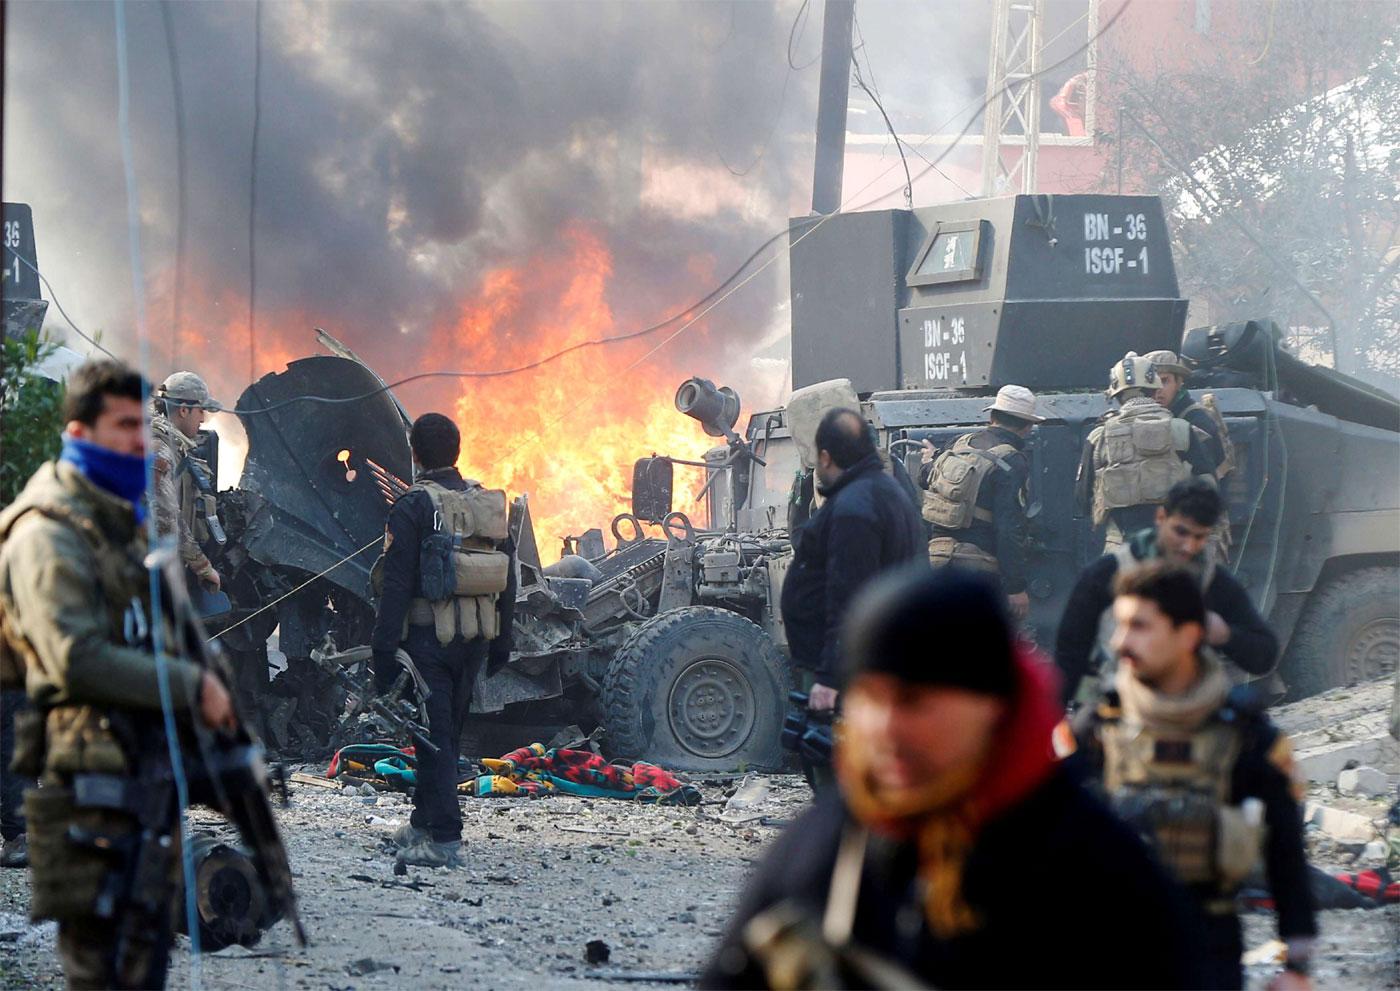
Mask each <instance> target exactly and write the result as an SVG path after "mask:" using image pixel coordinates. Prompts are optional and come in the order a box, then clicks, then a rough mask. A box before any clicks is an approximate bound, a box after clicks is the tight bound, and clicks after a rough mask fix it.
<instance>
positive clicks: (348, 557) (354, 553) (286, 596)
mask: <svg viewBox="0 0 1400 991" xmlns="http://www.w3.org/2000/svg"><path fill="white" fill-rule="evenodd" d="M383 539H384V538H382V537H375V538H374V539H373V540H371V541H370V542H369V543H367V544H365V546H363V547H361V548H360V549H359V550H357V551H352V552H351V553H349V554H347V555H345V556H344V557H343V558H341V559H340V560H339V561H337V562H335V564H333V565H331V566H330V567H329V568H327V569H326V570H325V571H322V572H319V573H318V574H314V575H312V576H311V577H310V578H308V579H306V581H304V582H302V583H301V584H300V585H298V586H297V587H296V588H294V589H292V590H291V591H290V592H287V593H285V594H283V595H279V596H278V597H277V598H275V599H273V600H272V601H271V602H269V603H267V605H265V606H260V607H259V608H258V609H255V610H254V611H253V612H251V613H249V614H248V615H247V616H244V617H243V618H242V619H240V620H239V621H238V622H237V623H234V624H233V625H231V626H225V627H224V628H223V629H222V630H220V631H219V632H218V633H215V634H214V635H213V636H211V637H210V638H209V641H208V642H209V643H213V642H214V641H215V640H217V639H219V637H221V636H223V635H224V634H225V633H232V632H233V631H234V630H236V629H238V628H239V627H240V626H242V625H243V624H244V623H246V622H248V621H249V620H251V619H253V618H254V617H255V616H259V615H261V614H262V613H265V612H267V611H268V610H269V609H271V608H272V607H273V606H275V605H277V604H278V603H279V602H281V601H282V600H283V599H289V598H291V597H292V596H293V595H296V594H297V593H298V592H300V591H301V590H302V589H304V588H305V587H306V586H308V585H310V584H311V583H312V582H314V581H318V580H320V579H322V578H324V577H326V576H327V575H328V574H330V573H331V572H332V571H334V570H335V569H336V568H339V567H340V566H341V565H342V564H345V563H346V562H348V561H351V560H353V559H354V558H357V557H359V556H360V555H361V554H363V553H364V552H365V551H367V550H369V549H370V548H371V547H373V546H374V545H375V544H378V543H380V542H382V541H383Z"/></svg>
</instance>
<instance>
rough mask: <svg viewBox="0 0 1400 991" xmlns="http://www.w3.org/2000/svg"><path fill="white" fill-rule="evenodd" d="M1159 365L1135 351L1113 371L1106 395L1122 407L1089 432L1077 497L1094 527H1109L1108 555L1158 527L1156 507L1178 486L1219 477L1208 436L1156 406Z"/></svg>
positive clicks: (1159, 384)
mask: <svg viewBox="0 0 1400 991" xmlns="http://www.w3.org/2000/svg"><path fill="white" fill-rule="evenodd" d="M1161 384H1162V382H1161V379H1160V378H1159V376H1158V375H1157V366H1156V364H1155V363H1154V362H1153V361H1152V360H1151V359H1150V358H1146V357H1143V356H1140V355H1138V354H1137V353H1136V352H1133V351H1129V352H1128V353H1127V354H1126V355H1124V356H1123V360H1122V361H1120V362H1118V363H1116V364H1115V365H1114V366H1113V368H1111V369H1110V370H1109V384H1108V395H1109V396H1110V397H1111V398H1112V399H1114V400H1115V401H1116V402H1117V403H1118V409H1116V410H1113V411H1111V412H1110V413H1108V414H1107V415H1106V416H1105V418H1104V420H1103V422H1102V423H1100V424H1099V425H1098V426H1097V427H1095V428H1094V429H1093V430H1091V431H1090V432H1089V437H1088V439H1087V440H1086V441H1085V444H1084V453H1083V455H1082V456H1081V458H1080V461H1079V474H1078V480H1077V496H1078V500H1079V505H1080V507H1081V509H1087V510H1091V511H1092V514H1093V519H1094V524H1095V526H1102V525H1104V524H1105V523H1106V524H1108V529H1107V532H1106V535H1105V550H1113V549H1115V548H1117V547H1119V546H1120V545H1122V544H1123V543H1124V542H1125V541H1126V540H1127V538H1128V537H1129V536H1131V535H1132V534H1133V533H1136V532H1137V531H1138V530H1142V529H1145V528H1147V527H1150V526H1152V525H1153V521H1154V519H1155V517H1156V512H1157V507H1158V506H1160V505H1161V504H1162V502H1163V500H1164V499H1166V497H1167V492H1168V491H1169V490H1170V489H1171V487H1172V486H1173V485H1175V484H1176V483H1177V482H1180V481H1184V480H1185V479H1187V478H1190V477H1191V476H1192V475H1202V476H1213V474H1214V471H1215V465H1214V464H1213V463H1212V462H1211V459H1210V455H1209V453H1208V451H1207V449H1206V441H1207V440H1208V436H1207V435H1206V433H1205V432H1204V431H1201V430H1198V429H1196V428H1194V427H1192V426H1191V424H1190V423H1188V422H1186V421H1185V420H1182V419H1179V418H1177V417H1175V416H1173V415H1172V414H1171V411H1170V410H1168V409H1166V407H1164V406H1162V405H1161V404H1160V403H1158V402H1157V400H1156V398H1155V396H1156V393H1157V390H1158V389H1159V388H1160V387H1161Z"/></svg>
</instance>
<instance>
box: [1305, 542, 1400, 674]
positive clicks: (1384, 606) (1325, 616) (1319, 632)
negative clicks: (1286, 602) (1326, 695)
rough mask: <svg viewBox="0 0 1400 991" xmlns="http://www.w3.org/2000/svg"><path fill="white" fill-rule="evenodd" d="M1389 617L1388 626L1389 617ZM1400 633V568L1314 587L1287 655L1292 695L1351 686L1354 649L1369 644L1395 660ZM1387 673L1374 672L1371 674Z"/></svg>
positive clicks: (1355, 573)
mask: <svg viewBox="0 0 1400 991" xmlns="http://www.w3.org/2000/svg"><path fill="white" fill-rule="evenodd" d="M1387 620H1388V621H1389V625H1387V623H1386V621H1387ZM1397 635H1400V568H1393V567H1378V568H1362V569H1359V570H1357V571H1352V572H1349V573H1347V574H1344V575H1342V576H1341V577H1339V578H1336V579H1334V580H1333V581H1331V582H1328V583H1327V585H1325V586H1324V587H1322V588H1321V589H1314V590H1313V593H1312V595H1311V596H1309V598H1308V603H1307V605H1306V606H1305V607H1304V608H1303V614H1302V616H1300V617H1299V618H1298V625H1297V627H1296V628H1295V629H1294V631H1293V637H1292V639H1291V641H1290V642H1289V645H1288V650H1287V652H1286V653H1285V654H1284V659H1283V663H1282V665H1280V668H1281V673H1282V675H1283V677H1284V680H1285V681H1287V682H1288V689H1289V690H1288V696H1289V698H1305V697H1307V696H1309V695H1316V694H1317V693H1318V692H1322V691H1326V690H1327V689H1329V688H1335V687H1337V686H1339V685H1347V684H1353V683H1355V682H1356V681H1357V680H1358V672H1356V671H1355V670H1352V666H1353V664H1354V659H1353V657H1352V656H1351V655H1352V654H1353V653H1356V652H1360V651H1364V650H1365V648H1366V647H1367V645H1368V644H1365V643H1362V642H1360V639H1359V638H1364V639H1365V640H1366V641H1368V642H1369V646H1370V647H1371V649H1372V650H1373V651H1374V652H1375V653H1372V654H1371V657H1372V664H1374V663H1375V659H1376V654H1380V655H1381V656H1382V657H1384V658H1385V659H1386V660H1385V662H1384V663H1385V664H1387V665H1390V664H1393V663H1394V659H1395V651H1396V637H1397ZM1387 673H1389V674H1393V673H1394V670H1393V668H1392V669H1391V670H1389V671H1386V670H1383V669H1382V670H1375V671H1372V672H1370V674H1371V676H1373V677H1380V676H1382V675H1384V674H1387Z"/></svg>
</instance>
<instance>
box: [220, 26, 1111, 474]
mask: <svg viewBox="0 0 1400 991" xmlns="http://www.w3.org/2000/svg"><path fill="white" fill-rule="evenodd" d="M1132 3H1133V0H1124V2H1123V4H1122V6H1120V7H1119V8H1118V10H1116V11H1115V12H1114V14H1113V16H1112V17H1110V18H1109V19H1108V20H1107V21H1106V22H1104V24H1103V26H1102V27H1101V28H1099V30H1098V31H1096V32H1095V33H1094V35H1093V36H1092V37H1091V38H1089V39H1088V40H1087V41H1085V42H1084V44H1082V45H1080V46H1079V47H1078V48H1076V49H1075V50H1074V51H1073V52H1071V53H1070V54H1068V55H1066V56H1065V57H1064V58H1062V59H1059V60H1058V61H1056V62H1054V63H1052V64H1051V65H1048V66H1045V67H1044V68H1042V69H1040V70H1039V71H1038V72H1036V73H1034V74H1032V75H1030V76H1027V77H1026V79H1034V78H1039V77H1041V76H1043V75H1045V74H1046V73H1048V72H1053V71H1054V70H1056V69H1058V68H1060V67H1061V66H1063V65H1065V64H1066V63H1068V62H1070V61H1071V60H1073V59H1075V58H1076V57H1078V56H1079V55H1080V54H1082V53H1083V52H1084V51H1086V50H1087V49H1088V48H1089V46H1090V45H1092V44H1094V43H1095V42H1096V41H1098V40H1099V39H1100V38H1102V37H1103V36H1104V35H1105V34H1107V33H1108V31H1109V30H1110V29H1112V27H1113V26H1114V25H1115V24H1116V23H1117V22H1118V20H1119V19H1120V18H1121V17H1122V16H1123V14H1124V12H1125V11H1126V10H1127V9H1128V8H1129V7H1130V6H1132ZM1021 81H1022V82H1024V81H1026V80H1025V79H1023V80H1021ZM1008 86H1009V84H1003V85H1002V87H1001V88H1000V89H998V90H996V91H995V92H994V93H993V94H991V96H988V97H984V98H982V100H981V103H980V105H979V106H978V108H977V110H978V113H977V114H974V115H973V116H972V117H971V118H970V119H969V120H968V122H967V124H966V125H965V126H964V127H963V129H962V130H961V131H960V132H959V133H958V134H957V135H956V136H955V137H954V139H953V141H952V142H951V143H950V144H949V145H948V147H946V148H944V149H943V151H942V152H940V153H939V155H938V156H937V157H936V158H934V159H933V160H932V161H930V162H929V165H928V168H926V169H924V170H923V171H922V172H920V173H919V174H918V175H917V176H914V177H913V178H912V180H911V181H912V182H917V181H918V180H919V179H921V178H922V177H923V176H925V175H927V174H928V173H929V172H930V171H932V170H933V169H936V168H937V167H938V164H939V163H941V162H942V161H943V160H944V159H945V158H947V157H948V156H949V155H950V154H952V152H953V151H954V150H955V149H956V148H957V146H958V144H959V143H960V142H961V141H962V139H963V138H965V137H966V136H967V133H968V131H969V130H970V129H971V127H972V125H973V124H974V123H975V122H976V120H977V117H978V116H979V115H980V111H982V110H985V109H986V108H987V106H988V105H989V104H990V103H991V101H992V100H993V99H995V98H996V97H998V96H1001V95H1002V94H1003V93H1004V92H1005V91H1006V89H1007V88H1008ZM964 112H965V110H963V111H959V112H958V113H957V114H955V115H954V117H952V118H950V119H949V122H951V121H952V120H956V119H957V117H959V116H961V115H962V114H963V113H964ZM932 137H933V135H929V136H927V137H926V138H925V139H924V141H923V142H920V145H922V144H924V143H926V142H927V141H929V140H931V139H932ZM925 161H928V159H925ZM892 168H894V166H892V165H891V166H890V167H889V168H886V169H885V170H884V171H883V172H881V173H879V174H878V175H876V176H875V177H874V178H872V179H870V180H869V181H868V182H866V184H865V185H864V186H862V187H861V188H860V189H858V190H856V192H855V193H853V194H851V197H849V199H854V198H855V197H857V196H859V195H861V194H862V193H864V192H866V191H867V190H869V189H870V187H871V186H873V185H875V184H876V183H877V182H879V181H880V180H881V179H883V178H884V177H885V176H886V175H887V174H888V173H889V171H890V169H892ZM889 195H890V194H889V193H888V192H886V193H881V194H880V195H878V196H876V197H875V198H874V199H872V200H868V201H866V202H865V203H862V204H861V205H860V206H857V207H851V206H848V205H847V204H846V203H843V204H842V205H841V207H840V208H839V209H838V210H836V211H835V212H834V213H830V214H825V215H823V216H820V217H812V218H806V222H810V223H811V224H812V226H811V227H810V228H808V230H806V231H804V232H803V233H802V234H801V235H800V236H799V237H798V238H797V239H796V240H794V241H793V242H792V244H791V245H790V246H789V252H790V251H791V250H792V249H793V248H796V247H797V246H798V245H799V244H801V243H802V241H804V240H806V239H807V238H808V237H809V236H811V235H812V234H814V233H816V231H817V230H819V229H820V228H821V227H822V226H823V225H825V224H826V222H827V221H828V220H830V219H831V218H832V217H835V216H839V215H840V214H842V213H849V212H852V211H853V210H861V209H865V208H866V207H867V206H869V205H870V204H871V203H878V202H879V201H881V200H883V199H885V198H886V197H887V196H889ZM791 231H792V228H791V227H789V228H785V229H783V230H780V231H778V232H777V233H775V234H774V235H773V236H771V237H770V238H768V240H766V241H764V242H763V244H761V245H759V246H758V248H756V249H755V250H754V252H753V253H752V254H750V255H749V257H748V258H747V259H745V260H744V262H743V264H741V265H740V266H739V267H738V268H737V269H735V270H734V272H733V273H731V274H730V276H729V277H728V278H727V279H725V280H724V281H723V282H722V283H720V284H719V286H717V287H716V288H715V289H713V290H711V291H710V292H709V293H707V294H706V295H705V296H704V297H702V298H701V299H700V300H699V301H698V302H697V303H695V304H693V305H691V306H689V307H687V308H686V309H684V310H682V311H681V312H680V313H678V314H676V315H675V316H672V317H670V318H668V319H666V320H663V321H661V322H660V323H657V324H653V325H652V326H650V327H646V328H643V329H642V330H638V331H633V332H631V333H627V334H619V335H615V336H613V337H605V338H597V339H594V340H591V341H582V342H580V343H578V344H574V345H571V346H569V347H567V348H564V349H562V350H560V351H556V352H554V353H553V354H549V355H546V356H544V357H543V358H540V359H537V360H535V361H531V362H527V363H526V364H524V365H518V366H515V367H513V368H503V369H496V370H492V371H486V372H441V371H440V372H419V373H418V374H416V375H409V376H406V377H404V378H401V379H397V380H395V381H393V382H389V383H386V384H385V385H383V386H380V387H379V388H377V389H373V390H371V391H370V392H366V393H363V394H361V395H358V396H345V397H340V398H331V397H327V396H295V397H292V398H290V399H284V400H283V401H281V402H280V403H274V404H272V405H271V406H262V407H259V408H257V409H249V410H228V409H221V410H220V411H221V412H226V413H236V414H238V415H239V416H249V415H254V414H258V413H269V412H274V411H276V410H279V409H282V408H284V407H287V406H291V405H293V404H295V403H300V402H315V403H328V404H340V403H353V402H360V401H363V400H365V399H370V398H373V397H374V396H377V395H379V394H380V393H382V392H386V391H388V390H389V389H393V388H395V387H397V386H400V385H407V384H409V383H410V382H417V381H420V380H423V379H430V378H458V379H490V378H502V377H505V376H508V375H516V374H519V373H521V372H526V371H530V370H533V369H535V368H539V367H541V366H543V365H546V364H548V363H550V362H552V361H555V360H557V359H559V358H562V357H563V356H565V355H567V354H569V353H571V352H573V351H578V350H580V349H582V348H586V347H597V346H601V345H606V344H613V343H617V342H619V341H627V340H633V339H635V338H639V337H644V336H646V335H648V334H653V333H656V332H657V331H660V330H664V329H665V328H666V327H668V326H670V325H671V324H673V323H675V322H677V321H678V320H681V319H682V318H684V317H685V315H686V314H688V313H691V312H693V311H694V310H695V309H697V308H698V307H701V306H704V305H705V304H706V303H708V302H709V301H711V300H715V304H718V303H719V302H723V301H724V300H725V299H728V298H729V296H731V295H733V292H734V290H733V289H731V290H729V291H727V292H724V290H725V288H726V287H727V286H729V285H730V284H731V283H733V282H734V280H735V279H737V278H739V276H740V275H741V274H742V273H743V272H744V270H745V269H746V268H747V267H748V266H749V265H750V264H752V263H753V261H754V260H755V259H756V258H758V256H759V255H760V254H762V253H763V251H764V250H766V249H767V248H768V247H770V246H771V245H772V244H773V243H774V242H775V241H777V240H778V239H780V238H782V237H785V236H787V235H789V234H790V233H791ZM777 257H778V256H777V255H774V256H771V257H770V258H769V259H768V260H767V261H765V262H764V263H763V264H762V265H760V266H759V267H758V269H756V270H755V271H754V272H753V273H752V274H751V275H749V276H748V277H747V278H745V279H744V280H743V281H742V282H740V283H739V285H738V286H736V287H735V289H737V288H741V287H742V286H745V285H747V284H748V283H749V282H751V281H753V278H754V277H756V276H757V275H758V274H759V273H760V272H762V271H763V270H764V269H766V268H767V267H768V266H769V265H771V264H773V263H774V262H775V261H776V260H777ZM721 292H723V295H720V293H721ZM716 297H718V299H716ZM712 309H714V305H709V306H705V308H704V309H703V310H702V312H701V313H700V314H698V315H697V316H696V317H695V318H693V319H691V320H689V321H687V322H686V323H685V324H683V325H682V327H681V329H680V331H679V332H678V333H680V332H684V331H685V330H687V329H689V328H690V327H691V326H693V325H694V323H695V321H696V320H698V319H699V318H700V317H702V316H704V315H705V314H707V313H709V312H710V310H712ZM676 336H677V335H676V334H673V335H671V336H670V337H667V338H666V339H665V340H664V341H663V342H662V344H661V345H660V346H665V344H666V343H668V342H670V341H672V340H674V339H675V337H676ZM656 350H657V349H655V348H653V349H652V350H651V351H648V352H647V354H646V357H649V356H650V355H652V354H654V353H655V352H656ZM635 367H636V363H633V364H632V365H629V366H627V370H630V369H631V368H635ZM497 463H499V462H497Z"/></svg>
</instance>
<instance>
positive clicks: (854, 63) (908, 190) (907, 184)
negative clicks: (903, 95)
mask: <svg viewBox="0 0 1400 991" xmlns="http://www.w3.org/2000/svg"><path fill="white" fill-rule="evenodd" d="M856 31H857V32H860V27H859V23H857V27H856ZM860 47H861V48H864V47H865V35H864V34H863V33H862V34H861V35H860ZM857 50H858V49H857V48H856V47H855V46H852V48H851V69H852V70H853V71H854V74H855V81H856V85H857V86H859V87H860V88H861V89H862V90H864V91H865V95H866V96H868V97H870V100H871V102H873V103H874V104H875V109H876V110H878V111H880V116H881V117H882V118H883V119H884V121H885V128H886V129H887V130H888V131H889V132H890V137H891V138H893V139H894V150H895V151H897V152H899V163H900V164H901V165H903V166H904V205H905V207H906V208H907V209H909V210H912V209H914V180H912V179H911V178H910V177H909V160H908V159H907V158H905V157H904V142H902V141H900V140H899V135H898V134H896V133H895V129H894V124H893V123H891V122H890V115H889V114H888V113H886V112H885V105H884V103H882V102H881V101H880V98H879V97H878V96H876V95H875V91H874V90H873V89H871V88H870V86H869V85H867V84H866V82H865V77H864V76H862V75H861V71H860V60H859V59H858V58H856V52H857ZM865 64H866V67H867V68H868V67H869V65H870V53H869V52H866V53H865ZM870 80H871V82H874V81H875V71H874V70H873V69H872V70H871V71H870Z"/></svg>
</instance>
